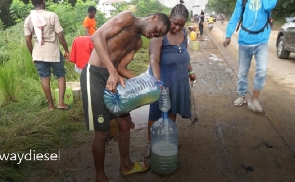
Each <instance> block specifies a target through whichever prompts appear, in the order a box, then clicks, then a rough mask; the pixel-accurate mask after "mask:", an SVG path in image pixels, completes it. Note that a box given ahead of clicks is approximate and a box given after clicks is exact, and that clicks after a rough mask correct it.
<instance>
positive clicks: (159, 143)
mask: <svg viewBox="0 0 295 182" xmlns="http://www.w3.org/2000/svg"><path fill="white" fill-rule="evenodd" d="M158 102H159V108H160V110H161V111H162V118H160V119H159V120H158V121H156V122H155V123H154V124H153V125H152V127H151V162H150V164H151V169H152V170H153V171H154V172H156V173H158V174H172V173H174V172H176V171H177V169H178V157H177V155H178V128H177V125H176V124H175V122H173V121H172V120H170V119H169V118H168V110H169V109H170V107H171V105H170V98H169V89H168V88H163V90H162V92H161V95H160V98H159V100H158Z"/></svg>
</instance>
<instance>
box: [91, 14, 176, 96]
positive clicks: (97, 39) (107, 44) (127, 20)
mask: <svg viewBox="0 0 295 182" xmlns="http://www.w3.org/2000/svg"><path fill="white" fill-rule="evenodd" d="M169 28H170V20H169V18H168V16H167V15H165V14H163V13H155V14H153V15H151V16H149V17H139V18H137V17H135V16H133V14H132V13H131V12H130V11H125V12H122V13H119V14H118V15H116V16H115V17H113V18H112V19H110V20H109V21H108V22H106V23H105V24H103V25H102V26H101V27H100V28H99V29H98V30H97V31H96V32H95V33H94V34H93V35H92V36H91V40H92V42H93V44H94V48H95V49H94V50H93V51H92V54H91V56H90V59H89V62H88V63H89V64H90V65H93V66H96V67H101V68H106V69H107V70H108V72H109V78H108V80H107V84H106V88H107V89H109V90H112V91H115V90H116V86H117V84H118V82H121V83H122V85H123V86H125V84H124V80H123V79H122V77H124V78H127V79H129V78H132V77H135V76H136V75H135V74H134V73H133V72H132V71H130V70H129V69H127V66H128V64H129V63H130V62H131V60H132V58H133V56H134V54H135V53H136V51H137V50H138V49H139V48H140V46H141V43H142V42H141V35H143V36H145V37H147V38H153V37H161V36H163V35H165V34H166V33H167V32H168V30H169Z"/></svg>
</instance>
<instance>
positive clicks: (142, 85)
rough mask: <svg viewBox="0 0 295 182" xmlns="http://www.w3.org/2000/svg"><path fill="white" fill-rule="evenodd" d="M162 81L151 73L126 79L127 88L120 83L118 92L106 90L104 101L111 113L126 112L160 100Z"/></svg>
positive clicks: (120, 113) (119, 113)
mask: <svg viewBox="0 0 295 182" xmlns="http://www.w3.org/2000/svg"><path fill="white" fill-rule="evenodd" d="M161 84H162V83H161V82H159V81H158V80H157V79H156V78H155V77H154V76H152V75H150V74H149V73H147V72H146V73H143V74H141V75H139V76H137V77H134V78H131V79H128V80H126V81H125V88H124V87H123V86H122V85H121V84H120V83H119V84H118V86H117V92H116V93H112V92H110V91H108V90H105V91H104V103H105V105H106V107H107V108H108V109H109V110H110V112H111V113H114V114H116V115H122V114H126V113H128V112H130V111H132V110H134V109H136V108H138V107H140V106H143V105H147V104H151V103H153V102H155V101H157V100H158V98H159V96H160V94H161V88H160V86H161Z"/></svg>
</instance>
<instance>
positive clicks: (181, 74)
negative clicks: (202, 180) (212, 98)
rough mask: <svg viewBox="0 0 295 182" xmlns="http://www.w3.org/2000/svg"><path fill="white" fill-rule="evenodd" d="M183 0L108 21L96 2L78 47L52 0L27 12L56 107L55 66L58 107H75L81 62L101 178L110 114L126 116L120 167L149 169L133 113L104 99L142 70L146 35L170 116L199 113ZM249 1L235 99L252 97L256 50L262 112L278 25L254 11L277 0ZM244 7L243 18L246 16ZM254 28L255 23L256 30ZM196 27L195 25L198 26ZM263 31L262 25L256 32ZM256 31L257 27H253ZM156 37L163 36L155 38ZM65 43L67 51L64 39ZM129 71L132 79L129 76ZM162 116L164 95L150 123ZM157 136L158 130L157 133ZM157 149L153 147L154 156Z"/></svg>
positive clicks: (31, 40)
mask: <svg viewBox="0 0 295 182" xmlns="http://www.w3.org/2000/svg"><path fill="white" fill-rule="evenodd" d="M183 3H184V2H183V1H180V3H179V4H177V5H176V6H174V7H173V8H172V10H171V12H170V15H169V16H167V15H166V14H163V13H155V14H152V15H150V16H147V17H135V16H134V15H133V14H132V13H131V12H129V11H124V12H121V13H119V14H117V15H116V16H115V17H113V18H111V19H110V20H109V21H107V22H106V23H105V24H103V25H102V26H101V27H99V28H97V27H96V22H95V14H96V8H95V7H89V9H88V15H87V17H86V18H85V19H84V21H83V26H84V28H85V36H80V37H77V38H76V39H75V40H74V41H73V44H72V49H71V53H70V52H69V50H68V46H67V42H66V40H65V38H64V35H63V28H62V26H61V25H60V22H59V18H58V16H57V15H56V14H55V13H54V12H50V11H46V10H45V0H32V4H33V5H34V10H32V11H31V14H30V15H29V16H28V17H27V18H26V20H25V24H24V34H25V39H26V43H27V47H28V50H29V51H30V53H31V55H32V61H33V63H34V64H35V65H36V69H37V70H38V73H39V75H40V78H41V83H42V88H43V90H44V93H45V96H46V98H47V100H48V105H49V110H53V109H54V104H53V101H52V96H51V89H50V75H51V68H52V69H53V74H54V75H55V76H56V77H57V79H58V88H59V98H61V99H60V100H59V104H58V106H57V108H58V109H70V106H68V105H66V104H64V102H63V98H64V93H65V83H66V79H65V68H64V59H66V60H68V61H71V62H73V63H74V64H75V71H77V72H79V73H80V74H81V78H80V83H81V91H82V100H83V108H84V114H85V121H86V128H87V130H94V131H95V133H94V140H93V145H92V151H93V160H94V165H95V170H96V181H108V178H107V176H106V175H105V168H104V158H105V142H106V140H107V139H108V137H109V134H110V120H112V119H116V120H117V123H118V126H119V127H118V128H119V130H118V147H119V153H120V172H121V173H122V174H123V175H128V174H132V173H138V172H145V171H146V170H147V169H148V168H149V166H148V165H147V164H145V163H143V162H137V161H135V162H131V160H130V156H129V143H130V128H131V126H132V120H131V117H130V114H129V113H128V114H125V115H122V116H119V117H118V116H115V115H113V114H112V113H110V112H109V110H108V109H107V108H106V106H105V104H104V101H103V93H104V90H105V89H108V90H111V91H114V92H115V90H116V87H117V84H118V83H119V82H120V83H121V84H122V85H123V86H124V85H125V84H124V79H129V78H133V77H135V76H136V75H135V74H134V73H133V72H132V71H131V70H129V69H128V68H127V66H128V64H129V63H130V62H131V61H132V58H133V56H134V54H135V53H136V52H137V51H138V50H139V49H140V47H141V44H142V40H141V36H145V37H147V38H150V39H151V40H150V43H149V57H150V66H149V70H148V71H149V73H150V74H151V75H153V76H154V77H156V78H157V79H158V80H161V81H162V82H163V86H164V87H168V88H169V91H170V100H171V109H170V110H169V112H168V113H169V118H170V119H171V120H172V121H174V122H175V121H176V115H177V114H179V115H180V116H182V117H183V118H190V117H191V109H190V107H191V105H190V104H191V102H190V97H189V95H190V94H189V92H190V88H189V83H190V81H195V80H196V79H197V78H196V76H195V74H194V70H193V68H192V66H191V64H190V56H189V53H188V49H187V46H188V45H187V42H188V41H187V31H186V29H185V24H186V22H187V19H188V17H189V11H188V9H187V8H186V7H185V6H184V5H183ZM250 3H251V2H248V3H247V4H246V5H245V6H243V0H237V3H236V7H235V11H234V13H233V15H232V18H231V19H230V21H229V23H228V26H227V30H226V40H225V41H224V43H223V44H224V46H227V45H229V44H230V42H231V39H230V37H231V35H232V34H233V32H234V30H235V27H236V25H237V24H238V22H239V20H240V19H242V20H240V22H241V23H240V24H241V31H240V34H239V44H240V45H239V63H240V68H239V76H238V77H239V81H238V89H237V90H238V94H239V97H238V99H237V100H235V101H234V105H236V106H241V105H242V104H244V103H246V102H247V101H246V98H245V96H246V93H247V90H248V87H247V86H248V83H247V82H248V80H247V75H248V71H249V67H250V64H251V59H252V56H253V55H254V56H255V58H256V63H257V64H256V76H255V80H254V91H253V97H252V98H251V99H249V100H248V106H249V108H250V109H252V110H253V111H255V112H262V111H263V110H262V107H261V106H260V104H259V102H258V96H259V94H260V91H261V90H262V88H263V85H264V82H265V77H266V67H267V54H268V50H267V41H268V39H269V34H270V29H268V28H266V27H263V28H262V27H261V24H259V23H255V24H253V19H255V18H256V19H257V18H259V19H260V20H263V19H265V20H267V19H268V18H269V16H270V12H271V10H272V9H273V8H274V7H275V5H276V3H277V0H267V1H266V0H263V1H262V3H263V6H260V7H255V8H256V9H253V6H252V5H251V6H250ZM241 15H243V16H242V17H243V18H240V17H241ZM204 22H205V20H204V12H202V13H201V15H200V17H199V21H198V23H199V28H200V36H201V37H202V36H203V28H204ZM249 29H250V31H247V30H249ZM190 31H193V29H190ZM255 31H256V32H255ZM252 32H254V33H252ZM153 38H155V39H153ZM58 42H59V43H60V44H61V45H62V47H63V49H64V52H65V53H64V55H62V54H61V51H60V48H59V44H58ZM123 78H124V79H123ZM160 117H161V111H160V110H159V106H158V103H157V102H156V103H153V104H151V105H150V110H149V121H148V127H149V128H150V127H151V126H152V124H153V123H154V122H155V121H156V120H158V119H159V118H160ZM148 140H150V134H149V138H148ZM149 154H150V147H148V151H147V157H148V156H149Z"/></svg>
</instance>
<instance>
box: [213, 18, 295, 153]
mask: <svg viewBox="0 0 295 182" xmlns="http://www.w3.org/2000/svg"><path fill="white" fill-rule="evenodd" d="M225 29H226V25H221V23H220V22H217V23H216V24H215V27H214V30H213V31H212V32H210V33H209V34H208V36H209V37H210V38H211V39H212V41H213V42H214V44H215V45H216V46H217V47H218V48H219V50H220V52H221V53H222V55H223V56H224V57H225V59H226V60H227V62H228V63H229V65H230V66H231V67H232V68H233V70H234V71H235V73H237V72H238V61H237V60H238V59H237V58H238V45H237V33H234V35H233V37H232V44H231V45H230V46H229V47H228V48H224V47H223V46H222V41H223V40H224V37H225ZM276 36H277V31H272V33H271V36H270V41H269V63H268V75H267V80H266V86H265V89H264V91H263V92H262V95H261V100H262V103H261V104H262V105H264V111H265V117H266V118H267V119H268V120H269V122H270V123H271V124H272V125H273V127H274V130H276V131H277V133H278V134H279V136H280V137H281V138H282V139H283V140H284V142H285V144H286V146H288V147H289V148H290V151H292V153H293V154H294V155H295V140H294V133H295V112H294V111H295V99H294V98H295V97H294V95H295V56H294V54H291V56H290V58H289V59H287V60H281V59H278V58H277V57H276V46H275V45H276ZM253 63H254V60H253ZM254 71H255V70H254V65H253V64H252V66H251V72H250V79H249V81H250V83H252V82H253V78H254ZM249 90H250V91H252V90H253V84H250V86H249Z"/></svg>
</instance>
